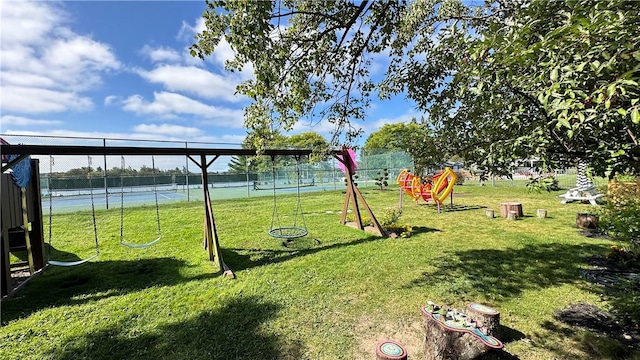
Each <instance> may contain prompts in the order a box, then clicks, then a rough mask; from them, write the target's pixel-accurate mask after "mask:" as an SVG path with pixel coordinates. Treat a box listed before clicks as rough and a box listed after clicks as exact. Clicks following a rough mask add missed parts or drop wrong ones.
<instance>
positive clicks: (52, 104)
mask: <svg viewBox="0 0 640 360" xmlns="http://www.w3.org/2000/svg"><path fill="white" fill-rule="evenodd" d="M92 106H93V103H92V101H91V99H89V98H88V97H84V96H80V95H78V94H76V93H73V92H68V91H59V90H48V89H40V88H35V87H24V86H1V87H0V109H2V111H3V112H7V111H13V112H20V113H28V114H38V113H45V112H62V111H66V110H89V109H91V108H92Z"/></svg>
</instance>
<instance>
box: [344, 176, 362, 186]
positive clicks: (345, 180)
mask: <svg viewBox="0 0 640 360" xmlns="http://www.w3.org/2000/svg"><path fill="white" fill-rule="evenodd" d="M357 179H358V174H353V177H352V178H351V181H352V182H353V186H358V183H357V182H356V180H357ZM342 182H343V183H344V186H347V178H346V177H343V178H342Z"/></svg>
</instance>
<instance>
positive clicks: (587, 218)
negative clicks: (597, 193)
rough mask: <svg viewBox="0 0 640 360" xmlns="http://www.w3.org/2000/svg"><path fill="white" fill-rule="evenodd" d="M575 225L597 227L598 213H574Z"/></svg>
mask: <svg viewBox="0 0 640 360" xmlns="http://www.w3.org/2000/svg"><path fill="white" fill-rule="evenodd" d="M576 226H577V227H578V228H579V229H597V228H598V215H596V214H590V213H578V214H577V215H576Z"/></svg>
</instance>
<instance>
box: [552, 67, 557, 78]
mask: <svg viewBox="0 0 640 360" xmlns="http://www.w3.org/2000/svg"><path fill="white" fill-rule="evenodd" d="M551 81H558V68H554V69H553V70H551Z"/></svg>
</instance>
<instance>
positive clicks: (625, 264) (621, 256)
mask: <svg viewBox="0 0 640 360" xmlns="http://www.w3.org/2000/svg"><path fill="white" fill-rule="evenodd" d="M604 257H605V259H607V261H609V262H610V263H612V264H614V265H615V266H616V267H618V268H621V269H634V268H636V269H640V254H639V253H637V252H634V251H631V250H627V249H625V248H624V247H622V248H619V247H618V246H616V245H613V246H612V247H611V249H609V251H608V252H607V254H606V255H605V256H604Z"/></svg>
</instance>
